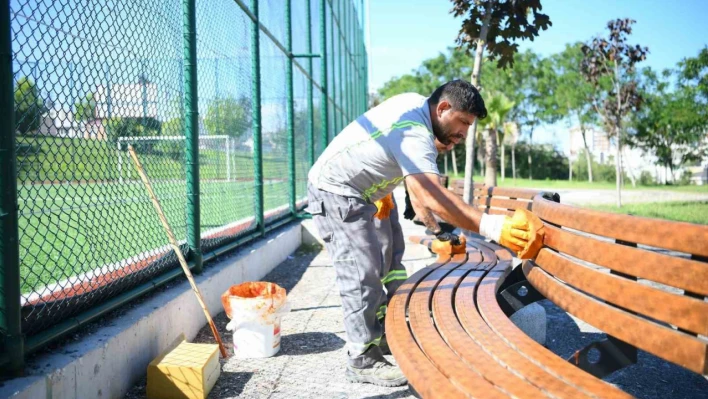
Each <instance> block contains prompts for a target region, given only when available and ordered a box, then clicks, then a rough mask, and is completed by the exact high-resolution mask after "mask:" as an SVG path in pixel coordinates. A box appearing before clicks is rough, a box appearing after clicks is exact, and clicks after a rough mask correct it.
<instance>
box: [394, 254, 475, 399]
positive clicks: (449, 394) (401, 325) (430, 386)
mask: <svg viewBox="0 0 708 399" xmlns="http://www.w3.org/2000/svg"><path fill="white" fill-rule="evenodd" d="M445 263H446V262H445V261H442V262H438V263H435V264H433V265H431V266H428V267H426V268H423V269H421V270H419V271H418V272H416V273H415V274H413V275H412V276H411V277H409V278H408V280H406V282H404V283H403V285H401V287H399V288H398V289H397V290H396V293H395V294H394V295H393V298H391V301H390V303H389V305H388V311H387V313H386V320H385V323H386V336H387V338H388V339H387V341H388V344H389V347H390V348H391V352H392V353H393V355H394V357H395V359H396V363H398V366H399V367H400V368H401V370H402V371H403V374H404V375H405V376H406V378H408V382H409V384H410V385H411V386H413V388H415V390H416V391H417V392H418V393H419V394H420V395H421V397H423V398H438V397H444V398H465V397H467V395H465V394H464V393H463V392H462V391H461V390H459V389H457V388H456V387H455V386H453V385H452V383H451V382H450V380H448V379H447V378H446V377H445V376H444V375H443V374H442V373H440V371H438V369H437V368H436V367H435V366H434V365H433V364H432V363H431V362H430V359H428V358H427V356H426V355H425V354H424V353H423V352H422V351H421V349H420V347H418V343H417V342H416V341H415V339H413V336H412V335H411V331H410V328H409V326H408V320H407V317H406V304H407V303H408V300H409V297H410V295H411V294H412V293H413V291H414V289H415V286H416V285H417V283H418V281H419V280H420V279H422V278H423V277H424V276H425V275H427V274H428V273H430V270H434V269H436V268H438V267H440V266H442V265H443V264H445Z"/></svg>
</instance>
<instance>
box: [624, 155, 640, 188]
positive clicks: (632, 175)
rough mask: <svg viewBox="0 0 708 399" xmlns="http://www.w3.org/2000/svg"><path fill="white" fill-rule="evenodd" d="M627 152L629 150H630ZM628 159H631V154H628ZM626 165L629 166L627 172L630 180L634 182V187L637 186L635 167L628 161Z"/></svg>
mask: <svg viewBox="0 0 708 399" xmlns="http://www.w3.org/2000/svg"><path fill="white" fill-rule="evenodd" d="M625 150H626V149H625ZM625 152H628V150H627V151H625ZM626 159H628V160H629V156H627V158H626ZM625 165H626V168H627V174H628V175H629V180H630V181H631V182H632V187H637V176H635V175H634V168H633V167H632V164H631V163H630V162H629V161H627V162H625Z"/></svg>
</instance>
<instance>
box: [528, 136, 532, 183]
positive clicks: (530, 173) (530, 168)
mask: <svg viewBox="0 0 708 399" xmlns="http://www.w3.org/2000/svg"><path fill="white" fill-rule="evenodd" d="M531 151H533V125H531V131H530V132H529V154H528V155H529V180H533V161H532V160H531Z"/></svg>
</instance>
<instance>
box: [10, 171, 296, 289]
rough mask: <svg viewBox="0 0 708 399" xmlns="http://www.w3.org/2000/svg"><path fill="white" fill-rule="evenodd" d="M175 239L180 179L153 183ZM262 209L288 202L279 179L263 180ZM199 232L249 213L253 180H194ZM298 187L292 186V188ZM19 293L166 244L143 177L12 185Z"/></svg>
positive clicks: (181, 227)
mask: <svg viewBox="0 0 708 399" xmlns="http://www.w3.org/2000/svg"><path fill="white" fill-rule="evenodd" d="M153 187H154V189H155V191H156V194H157V195H158V197H159V198H160V202H161V203H162V206H163V208H164V211H165V213H166V215H167V218H168V220H169V222H170V224H171V226H172V228H173V229H174V231H175V234H176V235H177V239H178V240H184V239H185V238H186V221H187V196H186V185H185V182H184V181H173V182H169V181H167V182H160V181H156V182H153ZM263 190H264V208H265V209H266V210H268V209H273V208H276V207H279V206H283V205H287V203H288V187H287V183H286V182H285V181H282V180H279V181H270V182H268V181H266V182H264V187H263ZM200 191H201V195H200V201H201V215H200V216H201V226H202V232H206V231H208V230H211V229H215V228H219V227H221V226H224V225H226V224H229V223H233V222H235V221H238V220H242V219H245V218H248V217H252V216H253V215H254V214H255V204H254V182H253V181H252V180H251V181H229V182H227V181H202V182H200ZM300 193H302V190H301V189H298V194H300ZM19 227H20V262H21V279H22V292H23V293H26V292H31V291H33V290H35V289H37V288H39V287H42V286H44V285H48V284H51V283H54V282H57V281H60V280H63V279H66V278H69V277H71V276H76V275H78V274H81V273H85V272H87V271H90V270H93V269H96V268H99V267H102V266H104V265H107V264H113V263H117V262H120V261H122V260H125V259H128V258H130V257H132V256H135V255H137V254H140V253H143V252H145V251H149V250H151V249H154V248H158V247H161V246H164V245H165V244H167V239H166V237H165V233H164V232H163V230H162V227H161V224H160V222H159V219H158V217H157V216H156V214H155V211H154V210H153V207H152V203H151V201H150V199H149V197H148V196H147V194H146V192H145V189H144V187H143V185H142V183H140V182H138V181H131V182H125V183H123V184H119V183H84V184H43V185H24V186H21V187H19Z"/></svg>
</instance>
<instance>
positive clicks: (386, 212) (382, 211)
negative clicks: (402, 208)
mask: <svg viewBox="0 0 708 399" xmlns="http://www.w3.org/2000/svg"><path fill="white" fill-rule="evenodd" d="M374 205H376V209H377V211H376V214H374V216H375V217H376V218H377V219H379V220H384V219H388V217H389V216H391V210H392V209H393V207H394V204H393V194H389V195H387V196H385V197H383V198H381V199H380V200H378V201H376V202H374Z"/></svg>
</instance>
